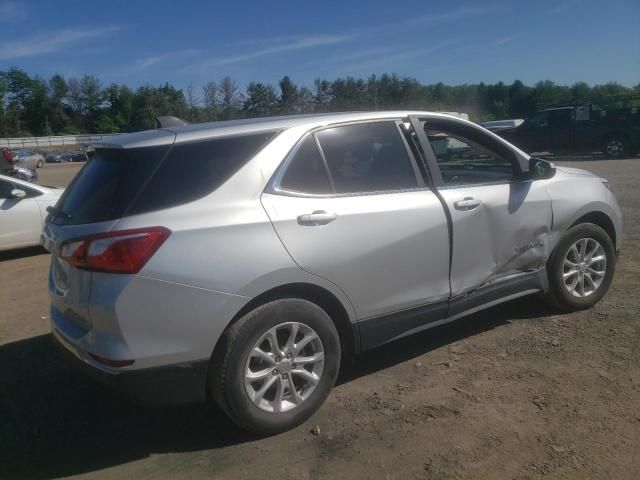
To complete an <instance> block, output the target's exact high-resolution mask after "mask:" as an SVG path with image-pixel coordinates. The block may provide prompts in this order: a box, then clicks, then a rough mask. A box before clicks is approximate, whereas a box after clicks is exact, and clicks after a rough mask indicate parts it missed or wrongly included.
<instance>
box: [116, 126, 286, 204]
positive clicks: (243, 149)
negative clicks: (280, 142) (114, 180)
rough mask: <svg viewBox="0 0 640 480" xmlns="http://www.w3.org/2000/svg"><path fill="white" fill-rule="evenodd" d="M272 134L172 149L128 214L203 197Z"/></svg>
mask: <svg viewBox="0 0 640 480" xmlns="http://www.w3.org/2000/svg"><path fill="white" fill-rule="evenodd" d="M274 134H275V132H265V133H260V134H254V135H243V136H239V137H228V138H221V139H218V140H208V141H204V142H192V143H185V144H178V145H175V146H174V147H173V148H172V149H171V151H170V152H169V154H168V155H167V158H166V159H165V160H164V162H163V163H162V166H161V167H160V168H159V169H158V171H157V172H156V173H155V174H154V175H153V177H151V180H149V183H148V184H147V186H146V187H145V189H144V191H143V192H142V194H141V195H140V196H139V197H138V198H137V199H136V201H135V203H134V204H133V206H132V207H131V209H130V210H129V211H128V213H129V214H137V213H143V212H149V211H152V210H160V209H162V208H169V207H173V206H176V205H180V204H183V203H188V202H192V201H194V200H197V199H198V198H202V197H204V196H205V195H207V194H209V193H211V192H213V191H214V190H215V189H216V188H218V187H219V186H220V185H222V184H223V183H224V182H226V181H227V180H228V179H229V177H231V175H233V174H234V173H235V172H236V171H237V170H238V169H240V167H242V166H243V165H244V164H245V163H246V162H247V161H248V160H250V159H251V157H253V155H254V154H255V153H257V152H258V150H260V148H261V147H263V146H264V145H265V144H266V143H267V142H268V141H269V140H270V139H271V138H272V137H273V136H274Z"/></svg>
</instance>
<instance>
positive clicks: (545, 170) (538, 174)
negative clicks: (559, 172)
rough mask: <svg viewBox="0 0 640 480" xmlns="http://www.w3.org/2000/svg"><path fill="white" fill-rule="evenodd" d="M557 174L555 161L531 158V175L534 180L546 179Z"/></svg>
mask: <svg viewBox="0 0 640 480" xmlns="http://www.w3.org/2000/svg"><path fill="white" fill-rule="evenodd" d="M555 174H556V166H555V165H554V164H553V163H551V162H549V161H547V160H543V159H541V158H536V157H531V158H530V159H529V177H530V178H531V179H532V180H546V179H548V178H553V176H554V175H555Z"/></svg>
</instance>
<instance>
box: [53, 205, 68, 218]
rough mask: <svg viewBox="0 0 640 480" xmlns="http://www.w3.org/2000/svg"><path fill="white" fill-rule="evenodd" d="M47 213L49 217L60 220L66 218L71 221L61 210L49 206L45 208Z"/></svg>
mask: <svg viewBox="0 0 640 480" xmlns="http://www.w3.org/2000/svg"><path fill="white" fill-rule="evenodd" d="M47 212H49V213H50V214H51V215H53V216H54V217H62V218H66V219H67V220H71V215H69V214H68V213H66V212H63V211H62V210H61V209H59V208H58V207H54V206H52V205H49V206H48V207H47Z"/></svg>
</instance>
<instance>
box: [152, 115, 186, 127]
mask: <svg viewBox="0 0 640 480" xmlns="http://www.w3.org/2000/svg"><path fill="white" fill-rule="evenodd" d="M190 124H191V122H187V121H186V120H183V119H181V118H178V117H173V116H171V115H161V116H159V117H156V128H168V127H184V126H185V125H190Z"/></svg>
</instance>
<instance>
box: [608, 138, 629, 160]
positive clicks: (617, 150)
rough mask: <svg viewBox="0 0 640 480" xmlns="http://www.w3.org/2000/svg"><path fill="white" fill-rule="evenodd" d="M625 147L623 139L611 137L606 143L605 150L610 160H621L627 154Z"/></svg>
mask: <svg viewBox="0 0 640 480" xmlns="http://www.w3.org/2000/svg"><path fill="white" fill-rule="evenodd" d="M625 147H626V145H625V141H624V139H623V138H622V137H609V138H607V139H606V140H605V142H604V146H603V150H604V153H605V155H606V156H607V157H608V158H620V157H622V156H623V155H624V153H625Z"/></svg>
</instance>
